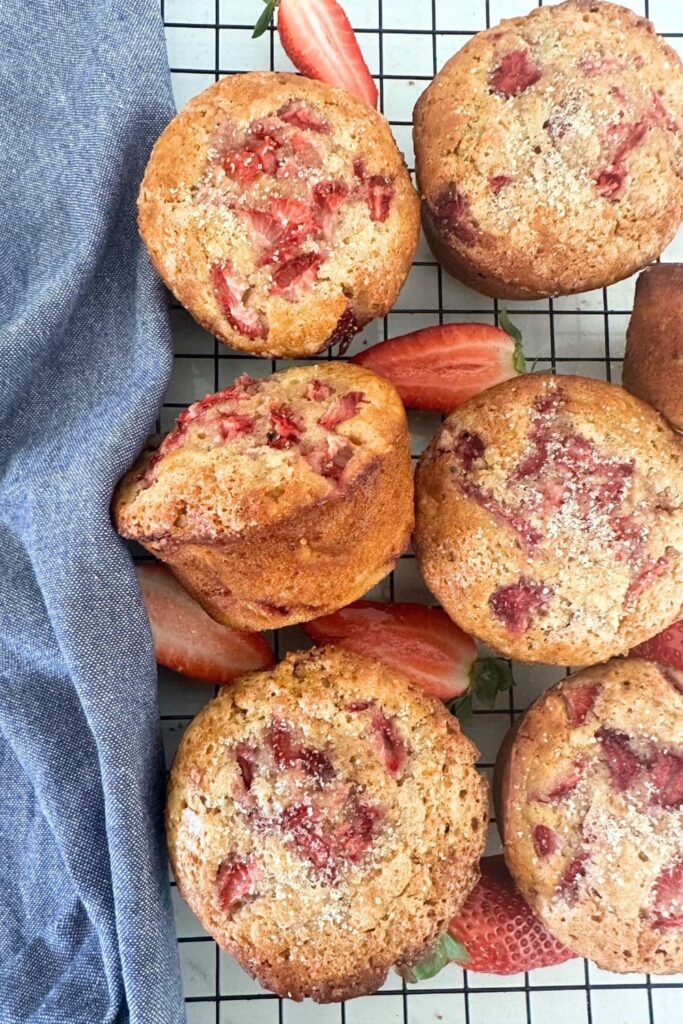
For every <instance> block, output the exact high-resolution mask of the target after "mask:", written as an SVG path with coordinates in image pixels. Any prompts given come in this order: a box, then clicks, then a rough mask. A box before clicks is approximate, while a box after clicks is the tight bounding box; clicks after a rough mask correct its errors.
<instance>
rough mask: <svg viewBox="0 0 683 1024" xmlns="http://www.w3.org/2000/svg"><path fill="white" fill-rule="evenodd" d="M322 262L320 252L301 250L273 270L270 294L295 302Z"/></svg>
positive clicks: (314, 276) (311, 282)
mask: <svg viewBox="0 0 683 1024" xmlns="http://www.w3.org/2000/svg"><path fill="white" fill-rule="evenodd" d="M322 262H323V256H322V254H321V253H316V252H302V253H299V254H298V255H297V256H293V257H292V258H291V259H289V260H287V261H286V262H285V263H283V264H281V266H280V267H278V268H277V270H275V271H274V272H273V283H272V285H271V287H270V290H271V292H272V294H273V295H281V296H282V297H283V298H284V299H289V301H290V302H297V301H298V300H299V299H300V298H301V296H302V295H303V294H304V292H306V291H307V290H308V289H309V288H310V287H311V285H312V284H313V282H314V281H315V279H316V278H317V276H318V271H319V270H320V265H321V263H322Z"/></svg>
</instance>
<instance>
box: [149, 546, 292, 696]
mask: <svg viewBox="0 0 683 1024" xmlns="http://www.w3.org/2000/svg"><path fill="white" fill-rule="evenodd" d="M136 569H137V574H138V582H139V584H140V590H141V593H142V597H143V600H144V602H145V608H146V609H147V614H148V616H149V622H150V626H151V628H152V640H153V642H154V656H155V658H156V660H157V662H158V664H159V665H164V666H165V667H166V668H170V669H173V671H174V672H180V673H181V674H182V675H184V676H189V677H190V678H192V679H197V680H200V681H201V682H203V683H215V684H217V685H219V686H220V685H222V684H224V683H230V682H232V680H233V679H236V678H237V676H241V675H244V673H245V672H252V671H255V670H257V669H264V668H270V667H271V666H272V665H274V664H275V659H274V658H273V652H272V651H271V649H270V647H269V646H268V644H267V643H266V641H265V639H264V637H263V636H261V634H260V633H248V632H246V631H243V630H239V629H230V628H229V627H228V626H223V625H222V624H221V623H219V622H215V621H214V620H213V619H212V618H211V617H210V616H209V615H207V613H206V612H205V611H204V609H203V608H202V606H201V605H200V604H198V603H197V602H196V601H195V600H194V598H192V597H190V595H189V594H188V592H187V591H186V590H185V588H184V587H183V586H182V585H181V584H180V583H179V581H178V580H177V579H176V578H175V576H174V575H173V574H172V573H171V572H169V571H168V569H166V568H165V567H164V566H163V565H159V564H158V563H147V562H143V563H140V564H139V565H137V566H136Z"/></svg>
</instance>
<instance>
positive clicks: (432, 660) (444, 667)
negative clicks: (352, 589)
mask: <svg viewBox="0 0 683 1024" xmlns="http://www.w3.org/2000/svg"><path fill="white" fill-rule="evenodd" d="M302 628H303V629H304V630H305V632H306V633H307V635H308V636H309V637H310V638H311V640H313V641H314V643H316V644H335V645H336V646H338V647H344V648H346V650H349V651H354V652H355V653H356V654H361V655H365V656H366V657H369V658H375V659H376V660H377V661H380V662H382V663H383V664H384V665H387V666H388V667H389V668H393V669H395V670H396V671H398V672H403V673H404V674H405V675H407V676H408V678H409V679H410V680H411V682H413V683H415V684H416V685H417V686H420V687H422V689H423V690H425V691H426V692H427V693H431V694H432V695H433V696H434V697H438V698H439V700H451V699H452V698H454V697H459V696H461V694H462V693H464V691H465V690H466V689H467V687H468V686H469V684H470V669H471V668H472V664H473V662H474V660H475V658H476V656H477V649H476V644H475V642H474V640H473V639H472V637H470V636H468V635H467V633H463V631H462V630H461V629H459V628H458V626H456V625H455V623H454V622H452V621H451V619H449V617H448V616H447V615H446V613H445V612H444V611H442V610H441V608H429V607H427V606H425V605H420V604H401V603H398V604H384V603H382V602H381V601H356V602H355V603H354V604H350V605H348V607H347V608H342V609H341V611H338V612H334V613H333V614H332V615H324V616H323V617H322V618H319V619H313V620H312V621H311V622H305V623H303V624H302Z"/></svg>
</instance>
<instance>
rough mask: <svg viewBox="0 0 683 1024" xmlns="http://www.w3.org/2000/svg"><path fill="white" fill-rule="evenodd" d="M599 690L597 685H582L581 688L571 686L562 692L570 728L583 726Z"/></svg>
mask: <svg viewBox="0 0 683 1024" xmlns="http://www.w3.org/2000/svg"><path fill="white" fill-rule="evenodd" d="M600 689H601V687H600V684H599V683H584V684H583V685H582V686H573V687H571V689H566V690H563V691H562V696H563V697H564V702H565V704H566V706H567V718H568V720H569V724H570V725H571V726H577V725H583V723H584V722H585V721H586V718H587V717H588V715H589V714H590V712H591V711H592V710H593V705H594V704H595V701H596V700H597V696H598V693H599V692H600Z"/></svg>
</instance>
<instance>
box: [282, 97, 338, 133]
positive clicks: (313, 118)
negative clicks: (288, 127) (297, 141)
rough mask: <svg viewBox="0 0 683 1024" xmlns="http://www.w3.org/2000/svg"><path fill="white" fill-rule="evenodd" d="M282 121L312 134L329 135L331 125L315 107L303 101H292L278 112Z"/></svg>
mask: <svg viewBox="0 0 683 1024" xmlns="http://www.w3.org/2000/svg"><path fill="white" fill-rule="evenodd" d="M277 116H278V117H279V118H280V120H281V121H286V122H287V124H292V125H294V126H295V128H302V129H306V130H308V131H311V132H321V133H323V134H325V135H327V134H329V131H330V124H329V121H326V120H325V118H324V117H323V116H322V115H321V114H319V113H318V111H317V110H315V109H314V108H313V107H311V106H309V105H308V103H305V102H304V101H303V100H290V101H289V103H285V104H284V105H283V106H282V107H280V109H279V110H278V112H277Z"/></svg>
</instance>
